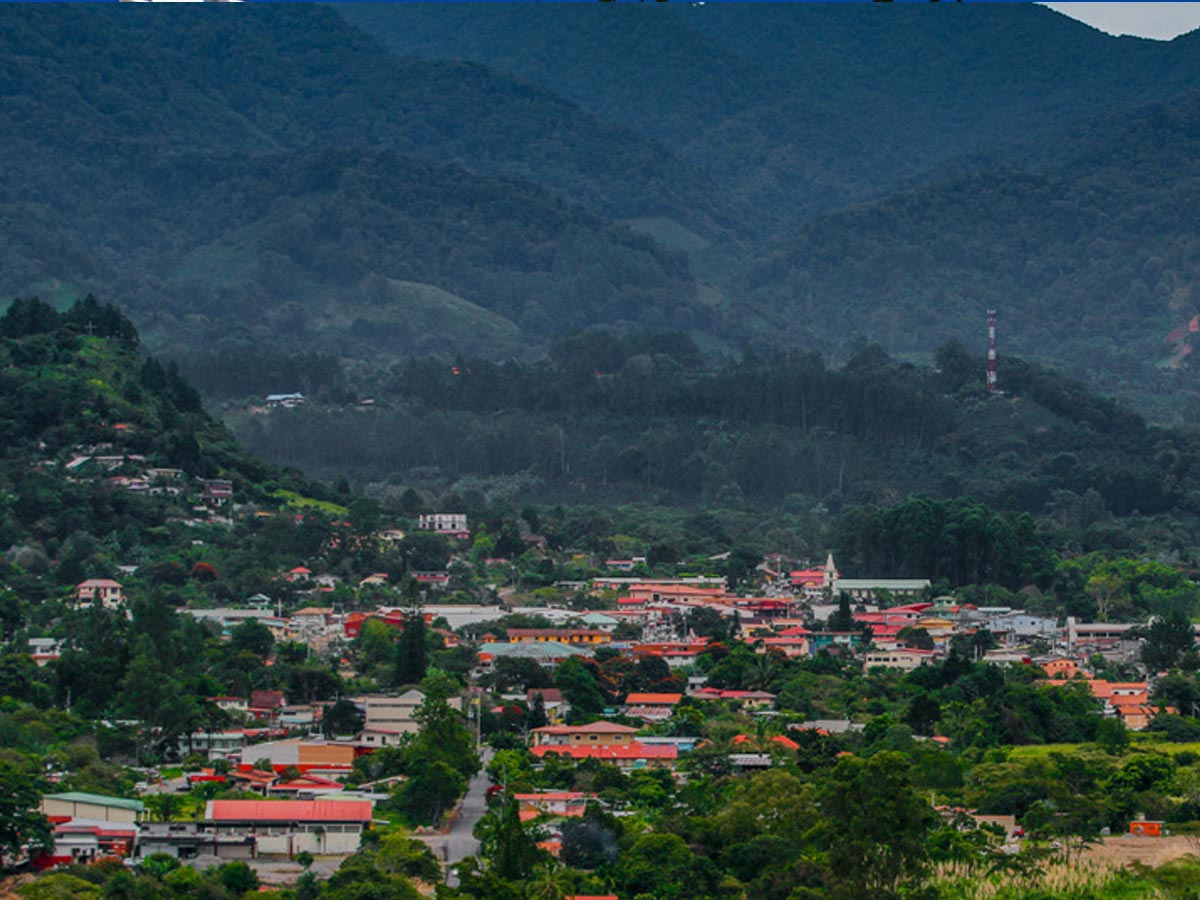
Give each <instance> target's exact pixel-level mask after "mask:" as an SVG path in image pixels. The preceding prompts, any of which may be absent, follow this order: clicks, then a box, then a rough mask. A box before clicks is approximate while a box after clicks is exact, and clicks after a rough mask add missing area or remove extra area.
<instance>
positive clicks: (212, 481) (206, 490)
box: [200, 478, 233, 506]
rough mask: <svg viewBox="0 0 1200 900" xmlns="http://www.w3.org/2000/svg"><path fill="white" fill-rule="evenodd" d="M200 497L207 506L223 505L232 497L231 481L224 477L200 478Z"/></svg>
mask: <svg viewBox="0 0 1200 900" xmlns="http://www.w3.org/2000/svg"><path fill="white" fill-rule="evenodd" d="M200 487H201V491H200V499H201V500H202V501H203V502H204V503H205V504H206V505H208V506H224V505H225V504H226V503H228V502H229V501H230V500H232V499H233V482H232V481H229V480H228V479H225V478H201V479H200Z"/></svg>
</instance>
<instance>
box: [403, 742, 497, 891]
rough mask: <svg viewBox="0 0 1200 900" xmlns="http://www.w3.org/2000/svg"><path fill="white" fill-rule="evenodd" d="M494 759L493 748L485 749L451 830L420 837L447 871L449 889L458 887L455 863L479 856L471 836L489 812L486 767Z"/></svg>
mask: <svg viewBox="0 0 1200 900" xmlns="http://www.w3.org/2000/svg"><path fill="white" fill-rule="evenodd" d="M491 758H492V750H491V748H490V747H489V748H485V749H484V751H483V754H482V762H481V764H480V767H479V771H478V772H476V773H475V777H474V778H472V779H471V783H470V784H469V785H468V786H467V793H466V794H465V795H464V796H463V800H462V807H461V809H460V810H459V814H458V818H457V819H455V820H454V824H453V825H451V826H450V830H449V831H448V832H446V833H445V834H422V835H417V838H418V839H419V840H421V841H423V842H424V843H425V845H426V846H427V847H429V849H430V850H432V851H433V855H434V856H436V857H437V858H438V860H440V861H441V863H442V865H444V866H445V867H446V884H448V885H449V886H450V887H455V886H456V885H457V884H458V876H457V875H455V873H454V871H453V869H452V868H451V867H452V866H453V865H454V864H455V863H459V862H462V861H463V860H464V859H466V858H467V857H468V856H475V855H477V854H478V853H479V841H478V840H476V839H475V835H474V834H472V832H473V831H474V830H475V825H476V823H477V822H478V821H479V820H480V819H482V818H483V815H484V813H486V812H487V789H488V787H489V786H490V781H489V780H488V776H487V764H488V761H489V760H490V759H491Z"/></svg>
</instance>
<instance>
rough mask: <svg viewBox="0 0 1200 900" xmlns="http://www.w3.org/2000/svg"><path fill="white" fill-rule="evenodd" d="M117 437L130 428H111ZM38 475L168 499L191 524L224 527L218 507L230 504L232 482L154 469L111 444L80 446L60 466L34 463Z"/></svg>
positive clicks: (49, 462)
mask: <svg viewBox="0 0 1200 900" xmlns="http://www.w3.org/2000/svg"><path fill="white" fill-rule="evenodd" d="M112 427H113V429H114V431H116V432H117V433H118V434H128V433H129V432H130V431H132V430H133V428H134V426H133V425H131V424H128V423H123V422H118V423H116V424H115V425H113V426H112ZM35 467H36V468H38V469H39V470H42V471H49V470H55V469H61V471H62V473H63V477H64V478H66V479H67V480H68V481H76V482H81V481H88V482H94V481H104V482H106V483H107V484H109V485H111V486H112V487H114V488H119V489H121V490H125V491H128V492H130V493H132V494H146V495H149V496H154V495H169V496H172V497H177V498H179V499H180V500H181V501H189V502H191V503H192V504H193V505H192V507H191V509H192V512H193V514H194V516H193V519H191V520H188V521H192V522H198V521H213V522H220V523H226V524H227V523H228V521H229V520H228V519H227V518H225V517H223V516H221V514H220V510H221V508H222V507H225V506H226V505H228V504H230V503H231V502H232V501H233V482H231V481H229V480H228V479H224V478H191V477H189V476H188V475H187V473H186V472H184V471H183V470H182V469H173V468H167V467H163V466H154V465H151V464H150V460H149V459H147V458H146V457H145V456H142V455H140V454H137V453H120V452H117V450H116V449H115V446H114V445H113V444H112V443H99V444H91V445H86V446H85V445H80V446H78V447H76V448H75V449H74V451H73V453H72V456H71V458H70V459H69V460H67V462H65V463H63V464H62V465H61V466H59V464H58V463H57V462H56V461H55V460H51V459H43V460H38V462H37V463H36V464H35Z"/></svg>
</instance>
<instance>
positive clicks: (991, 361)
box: [987, 309, 1000, 391]
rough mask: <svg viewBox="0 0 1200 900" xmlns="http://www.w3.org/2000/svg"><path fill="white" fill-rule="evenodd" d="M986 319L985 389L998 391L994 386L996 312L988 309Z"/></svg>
mask: <svg viewBox="0 0 1200 900" xmlns="http://www.w3.org/2000/svg"><path fill="white" fill-rule="evenodd" d="M987 317H988V357H987V389H988V390H989V391H998V390H1000V388H999V387H997V386H996V311H995V310H994V309H989V310H988V311H987Z"/></svg>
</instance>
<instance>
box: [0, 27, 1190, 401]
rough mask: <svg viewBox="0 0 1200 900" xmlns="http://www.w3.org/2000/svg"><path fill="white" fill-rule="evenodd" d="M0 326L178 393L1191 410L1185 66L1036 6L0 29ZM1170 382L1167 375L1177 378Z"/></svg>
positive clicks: (1161, 45) (1157, 48)
mask: <svg viewBox="0 0 1200 900" xmlns="http://www.w3.org/2000/svg"><path fill="white" fill-rule="evenodd" d="M0 17H2V18H3V23H2V24H3V26H4V27H3V28H0V49H2V50H3V52H2V53H0V85H3V87H0V91H3V103H0V148H3V150H4V159H5V163H4V165H3V167H2V168H0V224H2V225H3V229H2V231H0V296H5V297H14V296H30V295H33V294H38V295H41V296H43V297H44V298H46V299H50V300H66V299H73V298H74V297H75V296H76V295H77V294H79V293H81V292H82V291H84V290H93V291H96V292H98V293H99V294H100V295H101V296H111V297H119V298H120V299H121V301H122V302H123V303H125V304H126V309H127V312H128V313H129V314H130V315H131V316H132V317H133V318H134V319H135V321H137V323H138V325H139V328H140V329H141V331H142V333H143V334H144V335H145V337H146V339H147V342H148V343H149V344H150V345H151V346H152V347H154V348H155V349H157V350H160V351H163V352H165V353H167V354H168V355H173V356H176V357H178V358H183V357H189V358H191V360H192V363H193V368H195V366H196V365H199V366H203V364H204V359H205V358H209V357H211V358H214V359H215V358H218V357H219V358H221V359H223V360H228V359H229V358H230V355H231V352H232V350H233V348H238V347H245V346H254V347H258V348H261V349H262V350H263V351H264V352H267V351H272V350H273V351H278V352H290V351H293V350H305V351H319V352H322V353H325V354H329V355H331V356H333V357H335V358H337V359H341V360H345V361H354V362H356V363H361V364H368V365H369V364H376V363H387V362H390V361H393V360H396V359H398V358H401V357H402V356H403V355H404V354H406V353H409V352H444V353H464V352H465V353H471V354H475V355H477V354H484V355H488V356H491V357H493V358H506V357H518V358H535V357H536V356H537V355H538V354H539V353H540V352H541V351H542V350H543V349H544V348H545V347H546V345H547V343H548V341H549V340H550V339H551V338H552V337H553V336H555V335H561V334H565V333H569V332H572V331H576V330H578V329H581V328H587V327H590V326H595V325H614V326H617V327H619V328H626V329H651V330H677V331H685V332H688V333H690V334H691V335H692V336H693V338H695V339H696V340H697V341H698V342H699V343H700V345H701V346H703V347H706V348H708V349H709V350H710V351H717V352H720V353H736V352H737V351H738V350H740V349H742V348H745V347H753V348H756V349H771V348H775V347H781V346H782V347H803V348H805V349H820V350H823V351H825V352H827V353H828V354H830V355H832V356H835V357H836V356H838V355H839V354H840V353H841V352H842V350H843V348H844V347H845V346H846V345H847V341H848V339H849V338H851V337H855V336H863V337H866V338H870V339H873V340H877V341H879V342H881V343H882V344H884V346H885V347H887V348H888V349H889V350H890V351H892V352H898V353H901V354H905V355H909V356H912V357H916V358H921V357H926V358H927V357H928V354H930V353H931V351H932V350H933V348H934V347H936V346H937V345H938V344H939V343H940V342H941V341H942V340H943V339H944V338H945V337H948V336H956V337H959V338H961V339H964V340H967V341H969V342H970V343H971V344H972V345H979V344H981V337H982V334H983V327H982V323H983V315H984V310H985V309H986V308H989V307H996V308H999V309H1000V311H1001V339H1002V340H1003V341H1005V342H1006V343H1005V344H1004V347H1005V349H1007V350H1009V351H1011V352H1016V353H1021V354H1024V355H1026V356H1029V357H1033V358H1036V359H1040V360H1042V361H1045V362H1050V363H1053V364H1056V365H1060V366H1062V367H1064V368H1066V369H1068V370H1070V371H1071V372H1072V373H1073V374H1076V375H1078V376H1080V377H1082V378H1083V379H1085V380H1086V381H1088V382H1090V383H1091V384H1093V385H1096V386H1100V387H1102V388H1103V389H1104V390H1106V391H1108V392H1110V393H1114V394H1119V395H1123V396H1124V397H1126V398H1131V399H1135V400H1136V401H1137V402H1138V403H1139V405H1140V407H1141V408H1142V409H1144V410H1145V411H1146V412H1147V413H1148V414H1150V415H1152V416H1154V417H1161V418H1168V417H1172V416H1178V415H1179V414H1180V413H1181V412H1185V413H1186V411H1187V408H1188V398H1189V397H1190V395H1191V392H1192V391H1193V390H1194V389H1195V383H1194V382H1195V379H1194V376H1193V374H1192V373H1191V371H1190V370H1189V367H1188V361H1189V360H1188V350H1189V349H1190V347H1188V346H1187V345H1188V342H1189V341H1190V340H1191V338H1190V336H1189V335H1190V334H1192V332H1186V330H1185V335H1184V337H1183V338H1182V339H1179V340H1174V341H1173V342H1167V341H1166V340H1165V339H1166V337H1167V335H1168V334H1171V333H1172V332H1176V331H1177V329H1178V327H1179V326H1180V325H1184V324H1186V323H1188V322H1189V321H1190V320H1191V319H1192V317H1193V316H1195V315H1196V314H1197V313H1198V312H1200V298H1197V297H1196V296H1195V283H1196V276H1197V265H1198V260H1197V257H1196V252H1195V249H1194V248H1195V246H1196V230H1195V225H1194V220H1193V217H1191V216H1189V215H1188V210H1189V209H1194V208H1196V204H1195V202H1194V196H1195V189H1196V166H1195V162H1194V161H1195V159H1196V158H1197V155H1196V153H1195V150H1196V149H1197V147H1196V141H1197V140H1198V132H1197V129H1196V116H1197V109H1198V107H1200V93H1198V92H1200V54H1198V53H1197V52H1196V50H1197V49H1198V48H1200V34H1197V33H1193V34H1190V35H1184V36H1182V37H1180V38H1177V39H1176V40H1174V41H1171V42H1154V41H1146V40H1139V39H1131V38H1112V37H1109V36H1107V35H1104V34H1101V33H1100V32H1097V31H1095V30H1093V29H1090V28H1088V27H1087V26H1085V25H1082V24H1080V23H1078V22H1075V21H1074V20H1071V19H1068V18H1066V17H1063V16H1060V15H1058V14H1057V13H1054V12H1052V11H1050V10H1048V9H1045V8H1043V7H1038V6H1034V5H1026V4H1013V5H1006V6H991V5H987V4H978V5H976V4H965V5H957V4H956V5H939V6H934V5H930V4H920V5H918V4H913V5H884V4H871V5H857V4H847V5H845V6H837V5H816V6H807V5H778V6H774V5H758V4H753V5H739V4H730V5H722V4H717V5H708V6H702V5H686V6H683V5H670V4H652V5H649V6H644V5H620V4H597V5H582V4H581V5H555V6H534V5H508V4H471V5H463V6H455V5H439V4H399V5H385V4H361V5H360V4H335V5H332V6H313V5H308V4H297V5H280V6H274V5H270V6H254V5H244V6H240V7H235V6H225V5H212V6H201V7H191V8H187V9H183V8H170V9H165V8H159V7H154V6H152V5H145V6H140V7H137V8H133V7H127V8H102V7H64V8H40V7H24V8H21V7H9V8H5V9H2V10H0ZM1185 347H1186V348H1187V349H1185Z"/></svg>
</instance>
